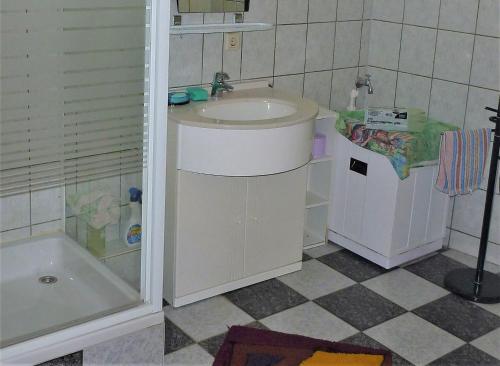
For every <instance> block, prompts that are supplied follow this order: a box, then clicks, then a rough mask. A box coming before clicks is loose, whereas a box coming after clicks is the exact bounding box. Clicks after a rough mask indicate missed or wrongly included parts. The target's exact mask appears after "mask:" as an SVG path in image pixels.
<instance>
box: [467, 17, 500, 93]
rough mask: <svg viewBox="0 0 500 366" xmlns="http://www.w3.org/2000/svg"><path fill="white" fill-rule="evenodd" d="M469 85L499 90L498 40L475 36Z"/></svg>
mask: <svg viewBox="0 0 500 366" xmlns="http://www.w3.org/2000/svg"><path fill="white" fill-rule="evenodd" d="M499 21H500V19H499ZM470 83H471V84H472V85H475V86H482V87H485V88H490V89H495V90H500V39H499V38H491V37H483V36H476V44H475V46H474V58H473V61H472V71H471V78H470Z"/></svg>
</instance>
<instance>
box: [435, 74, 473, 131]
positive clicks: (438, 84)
mask: <svg viewBox="0 0 500 366" xmlns="http://www.w3.org/2000/svg"><path fill="white" fill-rule="evenodd" d="M466 102H467V86H466V85H462V84H456V83H451V82H448V81H442V80H437V79H434V80H433V81H432V89H431V103H430V108H429V117H431V118H434V119H437V120H440V121H442V122H449V123H453V124H454V125H456V126H458V127H460V128H462V127H463V125H464V121H465V106H466Z"/></svg>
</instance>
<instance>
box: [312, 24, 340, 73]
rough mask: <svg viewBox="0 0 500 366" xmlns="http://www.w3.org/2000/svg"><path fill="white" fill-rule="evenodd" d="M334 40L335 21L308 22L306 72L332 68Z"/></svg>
mask: <svg viewBox="0 0 500 366" xmlns="http://www.w3.org/2000/svg"><path fill="white" fill-rule="evenodd" d="M334 40H335V23H333V22H330V23H315V24H309V26H308V29H307V49H306V72H309V71H321V70H329V69H331V68H332V64H333V43H334Z"/></svg>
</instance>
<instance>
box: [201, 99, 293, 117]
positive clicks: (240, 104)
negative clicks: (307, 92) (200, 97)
mask: <svg viewBox="0 0 500 366" xmlns="http://www.w3.org/2000/svg"><path fill="white" fill-rule="evenodd" d="M296 112H297V106H296V105H295V104H293V103H290V102H287V101H284V100H280V99H265V98H255V99H250V98H248V99H245V98H242V99H230V100H224V101H216V102H213V103H208V104H205V105H203V106H202V107H201V108H199V109H198V114H199V115H200V116H202V117H206V118H213V119H217V120H223V121H262V120H269V119H275V118H282V117H287V116H290V115H292V114H294V113H296Z"/></svg>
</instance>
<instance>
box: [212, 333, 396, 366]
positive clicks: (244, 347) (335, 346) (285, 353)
mask: <svg viewBox="0 0 500 366" xmlns="http://www.w3.org/2000/svg"><path fill="white" fill-rule="evenodd" d="M316 351H323V352H329V353H342V354H351V355H353V354H354V355H381V356H383V362H382V364H381V366H391V365H392V355H391V352H390V351H386V350H380V349H373V348H367V347H360V346H355V345H350V344H347V343H340V342H330V341H326V340H321V339H315V338H309V337H304V336H300V335H294V334H286V333H280V332H275V331H271V330H263V329H256V328H249V327H242V326H233V327H231V328H230V329H229V332H228V333H227V335H226V338H225V339H224V343H223V344H222V346H221V347H220V348H219V351H218V352H217V355H216V357H215V361H214V363H213V365H214V366H246V365H247V363H248V361H249V360H255V359H256V356H255V355H260V356H261V357H262V356H263V355H268V356H269V357H268V358H267V359H268V360H270V365H272V366H298V365H300V363H301V362H302V361H304V360H306V359H308V358H310V357H311V356H313V354H314V353H315V352H316ZM252 355H254V356H252ZM262 359H264V358H262ZM278 359H279V361H278V362H277V363H276V361H277V360H278ZM264 364H265V363H264Z"/></svg>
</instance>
